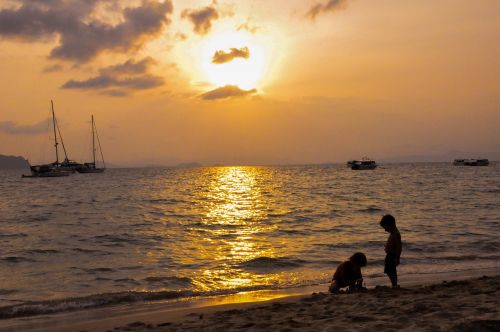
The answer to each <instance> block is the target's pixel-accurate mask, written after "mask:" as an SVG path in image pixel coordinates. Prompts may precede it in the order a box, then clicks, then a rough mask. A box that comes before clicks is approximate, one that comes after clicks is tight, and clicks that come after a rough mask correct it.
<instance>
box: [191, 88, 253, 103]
mask: <svg viewBox="0 0 500 332" xmlns="http://www.w3.org/2000/svg"><path fill="white" fill-rule="evenodd" d="M254 93H257V90H256V89H251V90H243V89H241V88H239V87H238V86H236V85H226V86H222V87H220V88H217V89H215V90H212V91H208V92H207V93H204V94H202V95H201V98H202V99H205V100H215V99H225V98H232V97H244V96H248V95H252V94H254Z"/></svg>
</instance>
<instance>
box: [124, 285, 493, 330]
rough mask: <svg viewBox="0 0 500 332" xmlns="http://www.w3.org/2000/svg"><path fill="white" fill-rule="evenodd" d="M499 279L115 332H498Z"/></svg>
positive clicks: (304, 300) (200, 313)
mask: <svg viewBox="0 0 500 332" xmlns="http://www.w3.org/2000/svg"><path fill="white" fill-rule="evenodd" d="M499 292H500V277H499V276H496V277H483V278H480V279H475V280H467V281H451V282H443V283H441V284H435V285H431V286H425V287H414V288H401V289H391V288H388V287H376V288H375V289H372V290H369V291H367V292H363V293H356V294H338V295H332V294H328V293H314V294H312V295H310V296H303V297H299V298H289V299H285V300H281V301H278V302H273V303H266V304H258V305H254V306H249V307H247V308H241V309H237V308H224V309H223V310H220V311H216V312H213V309H214V308H210V310H209V311H205V310H197V311H194V312H192V313H189V314H187V315H186V316H184V317H177V318H181V321H176V320H174V321H171V322H170V321H168V320H166V321H164V322H163V323H160V324H156V326H155V325H148V322H133V323H131V324H128V325H125V326H121V327H118V328H117V329H115V330H118V331H135V330H138V331H144V330H147V331H241V330H248V331H291V330H296V331H332V330H335V331H376V330H378V331H380V330H383V331H387V330H395V331H400V330H406V331H498V330H499V329H500V315H499V313H500V309H499V308H500V300H499V299H500V296H499Z"/></svg>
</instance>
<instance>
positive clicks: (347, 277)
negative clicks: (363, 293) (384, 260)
mask: <svg viewBox="0 0 500 332" xmlns="http://www.w3.org/2000/svg"><path fill="white" fill-rule="evenodd" d="M366 263H367V260H366V256H365V254H363V253H361V252H357V253H355V254H354V255H352V256H351V258H349V260H348V261H345V262H343V263H341V264H340V265H339V266H338V267H337V270H335V274H334V275H333V278H332V283H331V285H330V288H329V289H328V290H329V291H330V292H332V293H337V292H338V291H339V290H340V289H341V288H344V287H349V290H350V291H354V290H362V289H363V276H362V275H361V268H362V267H363V266H366Z"/></svg>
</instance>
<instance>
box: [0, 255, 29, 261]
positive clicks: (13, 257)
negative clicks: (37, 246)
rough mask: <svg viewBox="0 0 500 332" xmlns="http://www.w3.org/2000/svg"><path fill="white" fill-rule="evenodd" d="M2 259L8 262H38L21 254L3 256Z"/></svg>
mask: <svg viewBox="0 0 500 332" xmlns="http://www.w3.org/2000/svg"><path fill="white" fill-rule="evenodd" d="M1 260H2V261H4V262H8V263H21V262H36V260H34V259H31V258H26V257H21V256H7V257H2V258H1Z"/></svg>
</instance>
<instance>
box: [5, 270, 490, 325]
mask: <svg viewBox="0 0 500 332" xmlns="http://www.w3.org/2000/svg"><path fill="white" fill-rule="evenodd" d="M486 275H488V276H494V277H488V278H489V279H493V280H497V281H498V282H499V283H500V271H499V270H498V269H488V270H470V271H460V272H457V273H440V274H428V275H426V274H422V275H418V277H417V278H415V275H413V276H412V277H413V278H408V277H409V276H408V275H406V276H405V275H402V276H401V282H400V284H401V286H402V290H404V291H407V290H413V289H423V288H425V287H436V286H437V287H439V286H440V284H443V283H448V284H450V283H456V282H461V281H460V280H462V281H463V280H466V281H465V282H472V283H474V282H478V280H479V279H478V277H482V276H486ZM489 279H488V280H489ZM450 281H451V282H450ZM388 284H389V281H388V279H387V277H383V278H382V277H380V278H372V279H369V280H367V286H368V288H369V291H368V292H367V293H366V294H367V295H371V294H372V292H378V289H379V288H380V289H386V288H387V290H388V291H389V292H390V291H391V290H390V288H388V287H386V286H387V285H388ZM375 285H383V286H377V287H375ZM429 285H432V286H429ZM499 289H500V288H499ZM499 289H497V292H498V293H500V291H499ZM311 294H313V295H311ZM314 294H323V295H328V296H331V295H329V294H328V292H327V284H322V285H316V286H309V287H304V288H294V289H285V290H277V291H253V292H244V293H238V294H231V295H224V296H213V297H208V298H202V299H200V298H197V299H183V300H179V301H169V302H165V301H164V302H157V303H147V302H143V303H131V304H124V305H115V306H110V307H102V308H93V309H85V310H80V311H71V312H62V313H56V314H48V315H38V316H31V317H19V318H11V319H5V320H0V331H60V332H63V331H75V330H77V331H80V330H87V331H107V330H114V329H115V328H117V327H121V328H123V329H124V330H144V329H146V327H147V326H149V327H150V328H153V327H155V326H156V327H157V328H160V327H161V328H165V327H166V326H167V325H165V326H160V327H158V325H159V324H160V325H161V324H163V323H169V324H168V326H170V325H172V324H178V323H181V322H182V321H184V320H186V319H187V320H189V317H193V316H194V314H193V313H196V315H203V316H206V315H212V314H214V313H215V312H217V311H221V310H231V311H234V310H238V311H240V310H243V311H245V310H250V309H249V308H252V307H256V306H273V305H274V303H300V302H301V301H304V299H307V298H311V297H314V296H315V295H314ZM361 294H364V293H358V294H349V296H361ZM342 296H345V295H342ZM496 304H497V306H498V304H499V303H498V301H497V303H496ZM497 314H498V313H497ZM133 322H144V324H145V325H144V326H142V325H141V324H139V323H137V324H136V325H137V326H135V327H134V326H128V324H130V323H133ZM127 326H128V327H127ZM181 326H182V325H181ZM150 328H147V330H148V331H149V330H151V329H150ZM160 330H161V329H159V330H158V331H160ZM153 331H154V330H153ZM169 331H170V330H169Z"/></svg>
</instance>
